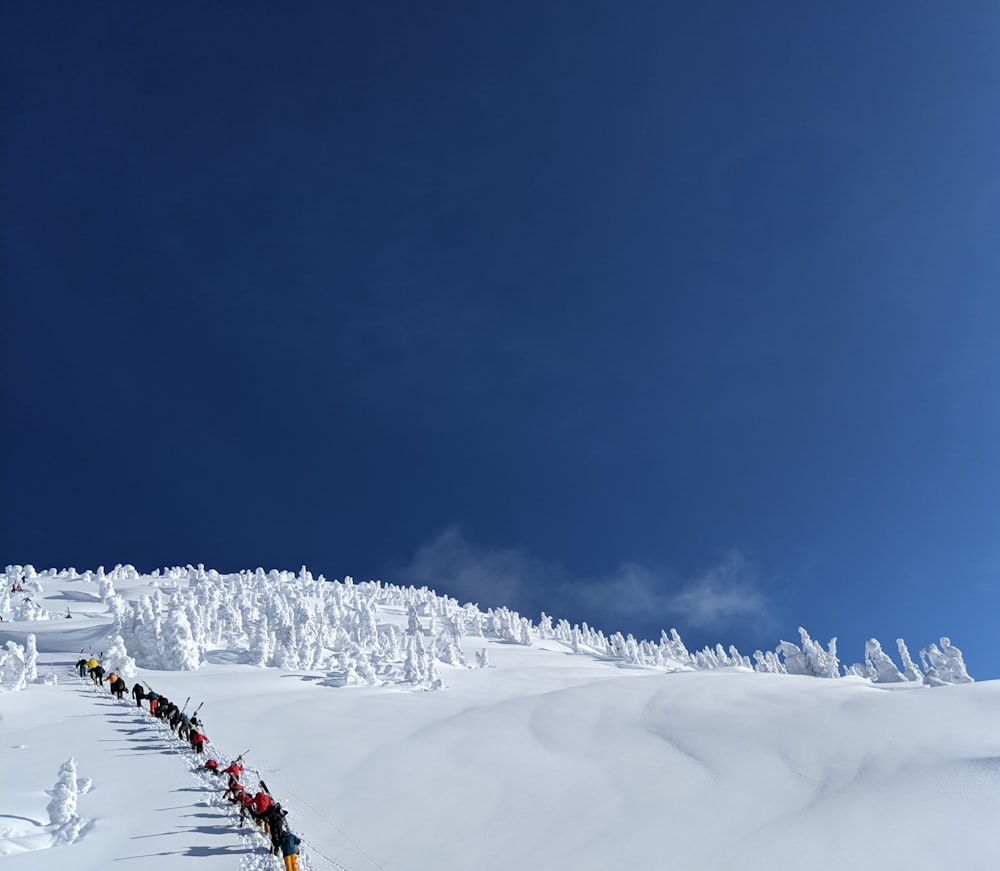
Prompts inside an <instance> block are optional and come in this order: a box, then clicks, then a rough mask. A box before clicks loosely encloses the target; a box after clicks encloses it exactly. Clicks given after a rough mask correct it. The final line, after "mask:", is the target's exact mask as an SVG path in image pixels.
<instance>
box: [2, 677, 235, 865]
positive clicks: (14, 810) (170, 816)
mask: <svg viewBox="0 0 1000 871" xmlns="http://www.w3.org/2000/svg"><path fill="white" fill-rule="evenodd" d="M59 676H60V679H61V683H60V684H59V685H57V686H34V687H32V688H31V692H24V693H13V694H5V695H4V697H3V703H4V720H3V738H4V742H5V744H7V745H8V746H11V745H12V746H13V748H15V749H8V750H6V752H5V753H4V789H3V795H2V797H0V817H12V818H13V817H20V818H22V819H26V820H28V821H34V822H35V823H36V824H37V825H42V824H43V823H44V821H45V820H46V812H45V805H46V803H47V801H48V797H47V795H46V793H45V791H44V790H47V789H49V788H50V787H51V786H52V784H53V782H54V781H55V775H56V772H57V771H58V769H59V766H60V765H61V764H62V763H63V762H64V761H66V759H67V758H68V757H70V756H73V757H74V758H75V759H76V764H77V771H78V774H79V776H80V777H87V778H90V779H92V781H93V786H92V789H91V790H90V791H89V792H88V793H87V794H85V795H81V796H80V798H79V803H78V808H77V813H78V814H79V815H80V817H81V818H82V819H83V821H84V829H83V833H82V836H81V837H80V839H79V840H78V841H76V842H75V843H73V844H70V845H66V846H59V847H57V848H55V849H44V850H33V851H31V852H30V854H29V853H20V854H17V855H11V856H8V857H7V859H6V861H7V863H8V864H7V867H9V868H11V869H12V871H16V869H18V868H22V867H23V868H25V869H28V868H30V869H31V871H63V869H65V867H66V864H67V863H72V865H73V867H76V868H98V867H103V866H104V865H105V864H106V860H107V854H106V852H105V851H106V847H107V845H106V841H104V839H102V838H99V837H93V838H91V837H89V835H90V833H92V832H94V833H96V832H97V830H100V829H104V828H108V829H113V830H115V836H116V839H117V840H119V842H120V843H121V844H122V855H120V856H119V858H120V859H121V860H122V861H126V860H130V859H134V860H137V861H139V862H141V864H142V867H143V869H144V871H146V869H153V871H155V869H157V868H164V869H166V868H176V857H177V856H185V857H188V856H190V857H219V859H220V864H217V865H216V867H226V866H227V863H226V862H225V861H222V857H228V856H232V857H234V858H233V859H232V860H231V864H229V867H232V868H234V869H235V868H236V867H237V863H236V857H238V856H242V855H244V854H245V853H246V852H247V849H248V848H247V845H246V844H245V843H244V842H242V841H241V839H240V838H239V836H238V834H237V833H236V832H234V831H232V829H231V826H230V825H229V822H228V820H227V819H226V818H225V817H224V816H223V815H221V814H220V813H219V812H218V811H216V810H214V809H211V795H210V793H209V791H208V790H207V788H206V787H204V786H197V787H192V785H191V780H190V778H189V777H185V776H184V775H183V774H182V770H181V768H180V766H178V765H177V764H176V760H175V759H174V758H173V757H175V756H178V755H181V750H180V749H179V748H178V747H176V746H173V743H174V742H171V741H169V740H167V738H166V737H165V736H163V735H160V734H159V733H158V731H157V730H156V729H153V728H151V722H150V718H149V715H148V714H145V713H143V712H142V711H141V710H140V709H138V708H136V707H135V705H134V704H132V706H131V710H130V709H129V706H128V705H126V704H125V703H124V702H121V703H120V702H117V701H116V700H115V699H114V698H113V697H112V696H111V694H110V692H108V690H107V688H106V687H105V688H103V689H102V688H101V687H98V686H95V685H93V684H91V683H90V681H89V679H81V678H80V677H79V676H78V675H77V673H76V671H75V669H73V668H72V667H70V668H67V669H66V671H65V673H61V674H60V675H59ZM40 695H52V696H57V697H58V698H57V700H55V706H56V707H57V708H58V710H59V711H61V713H62V716H61V717H60V718H59V719H58V720H57V721H55V722H53V721H52V719H51V718H47V719H46V718H44V714H42V715H39V712H40V711H41V712H48V713H51V711H52V709H53V705H52V704H41V705H39V704H38V701H39V700H40V699H39V697H40ZM95 721H98V722H95ZM68 723H69V724H73V725H71V726H70V728H69V729H67V724H68ZM123 765H124V766H127V771H123V768H122V766H123ZM178 836H181V841H180V842H178ZM102 841H104V842H103V843H102ZM67 849H69V850H71V852H66V850H67ZM26 857H27V858H26ZM123 867H126V868H127V867H128V866H127V865H126V866H123Z"/></svg>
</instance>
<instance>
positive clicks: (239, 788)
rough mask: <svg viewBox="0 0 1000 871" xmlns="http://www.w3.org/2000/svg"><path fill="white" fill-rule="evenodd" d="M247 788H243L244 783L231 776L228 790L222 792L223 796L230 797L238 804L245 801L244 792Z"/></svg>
mask: <svg viewBox="0 0 1000 871" xmlns="http://www.w3.org/2000/svg"><path fill="white" fill-rule="evenodd" d="M245 791H246V790H244V789H243V784H242V783H240V782H239V781H238V780H237V779H236V778H235V777H232V776H230V778H229V786H227V787H226V791H225V792H224V793H222V797H223V798H228V799H229V800H230V801H231V802H232V803H233V804H238V803H240V802H242V801H243V793H244V792H245Z"/></svg>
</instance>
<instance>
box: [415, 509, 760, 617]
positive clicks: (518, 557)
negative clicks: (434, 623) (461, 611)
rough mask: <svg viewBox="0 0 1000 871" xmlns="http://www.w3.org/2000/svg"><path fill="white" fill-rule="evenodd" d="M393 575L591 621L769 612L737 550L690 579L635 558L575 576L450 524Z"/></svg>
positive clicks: (462, 596)
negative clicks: (603, 571) (479, 541)
mask: <svg viewBox="0 0 1000 871" xmlns="http://www.w3.org/2000/svg"><path fill="white" fill-rule="evenodd" d="M399 578H400V580H402V581H404V582H405V583H412V584H416V585H417V586H424V585H426V586H428V587H431V588H432V589H436V590H438V591H439V592H445V591H446V592H447V593H448V594H449V595H452V596H454V597H456V598H458V599H459V600H461V601H463V602H465V601H470V602H476V603H478V604H479V605H481V606H482V607H491V606H496V605H509V606H510V607H513V608H517V609H519V610H522V611H523V610H527V609H538V610H541V609H542V608H545V609H546V610H551V611H553V612H555V613H553V616H555V617H559V616H562V615H561V614H560V613H558V612H559V611H560V610H562V609H565V612H567V613H581V612H582V613H590V614H593V617H592V620H593V621H594V622H595V623H598V622H600V623H607V622H609V621H610V622H615V621H619V620H620V621H623V622H625V621H629V620H634V619H644V620H648V621H654V622H659V623H660V624H662V626H663V627H664V628H666V627H668V626H677V627H678V628H691V629H704V630H720V629H724V628H726V627H729V626H732V625H734V624H735V623H738V622H749V621H753V622H755V623H758V624H759V623H765V622H767V619H768V614H767V612H768V607H767V600H766V597H765V595H764V594H763V592H762V591H761V589H760V587H759V584H758V580H757V575H756V573H755V571H754V570H753V568H752V567H751V566H750V565H749V564H748V562H747V560H746V559H745V558H744V557H743V555H742V554H741V553H740V552H739V551H731V552H730V553H728V554H726V556H725V558H724V559H723V560H722V561H721V562H720V563H719V564H718V565H715V566H712V567H711V568H709V569H707V570H706V571H704V572H702V573H700V574H699V575H697V576H696V577H693V578H689V579H685V578H681V577H679V576H677V575H676V574H675V573H673V572H671V571H669V570H667V569H662V568H656V567H651V566H645V565H641V564H639V563H634V562H629V563H625V564H623V565H622V566H620V567H619V568H618V569H617V570H616V571H614V572H613V573H611V574H610V575H608V576H606V577H598V578H581V577H573V576H571V575H570V574H569V573H568V572H567V571H566V570H565V568H564V567H563V566H561V565H560V564H559V563H555V562H550V561H546V560H543V559H539V558H537V557H535V556H532V555H531V554H529V553H528V552H527V551H526V550H524V549H523V548H485V547H481V546H479V545H476V544H474V543H472V542H470V541H468V540H467V539H466V538H465V536H464V535H463V534H462V532H461V530H460V529H459V528H458V527H450V528H449V529H446V530H444V531H443V532H442V533H441V534H440V535H438V536H437V537H436V538H435V539H434V540H433V541H431V542H429V543H428V544H426V545H424V546H423V547H421V548H420V549H419V550H418V551H417V553H416V554H415V555H414V557H413V559H412V560H411V562H410V563H409V564H408V565H407V566H405V567H403V568H402V569H401V570H400V571H399ZM553 603H556V604H553Z"/></svg>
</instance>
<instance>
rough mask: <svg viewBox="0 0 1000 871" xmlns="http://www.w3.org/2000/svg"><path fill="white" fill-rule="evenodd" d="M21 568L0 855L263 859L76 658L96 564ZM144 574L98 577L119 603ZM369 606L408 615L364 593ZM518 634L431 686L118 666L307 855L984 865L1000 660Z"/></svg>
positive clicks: (91, 623)
mask: <svg viewBox="0 0 1000 871" xmlns="http://www.w3.org/2000/svg"><path fill="white" fill-rule="evenodd" d="M41 580H42V582H43V587H44V592H43V593H40V594H36V595H35V596H33V598H34V599H35V600H36V602H35V604H36V605H38V606H39V607H40V608H42V609H44V610H46V611H48V612H49V614H50V615H54V616H55V617H57V618H58V617H59V615H60V614H61V613H63V612H65V610H66V608H67V606H68V607H69V608H70V610H71V613H72V615H73V619H70V620H66V619H49V620H32V621H16V622H6V621H5V622H4V623H3V624H0V642H5V641H7V640H15V641H19V642H20V643H22V644H23V643H24V642H25V640H26V638H27V635H28V634H29V633H31V634H34V635H35V637H36V639H37V646H38V650H39V657H38V670H39V672H40V674H42V675H43V676H44V675H45V674H46V673H54V674H56V675H57V676H58V684H57V685H46V684H42V683H31V684H29V685H28V686H27V688H26V689H25V690H23V691H21V692H6V693H3V694H0V714H2V717H3V719H2V721H0V752H2V755H0V759H2V780H0V859H2V860H3V861H4V863H5V865H6V867H8V868H10V869H12V871H16V869H19V868H25V869H31V871H49V869H56V868H60V869H61V868H62V867H65V865H66V864H67V863H71V865H72V867H73V868H75V869H81V871H87V869H97V868H122V869H124V871H127V869H128V868H129V867H136V868H139V867H142V868H143V869H144V871H161V869H168V868H169V869H174V868H179V867H180V868H183V867H192V868H202V869H205V871H209V869H212V868H217V869H224V868H230V869H245V871H256V869H263V868H278V867H280V866H279V861H280V860H278V859H275V858H273V857H271V856H270V855H269V854H268V853H267V851H266V849H265V841H264V838H263V837H262V836H261V835H260V834H258V833H257V832H256V831H254V830H252V829H251V828H250V827H249V826H248V827H246V828H244V829H242V830H240V829H239V828H238V827H237V825H236V821H235V819H234V817H233V815H232V813H231V811H230V806H229V805H228V803H224V802H221V801H220V795H221V792H222V785H221V784H219V782H218V781H216V780H213V779H212V778H211V777H210V776H208V775H201V774H200V773H199V772H198V764H199V763H198V761H197V760H196V757H195V756H194V754H193V753H192V752H191V751H190V750H189V749H187V748H186V747H184V746H182V745H181V743H180V742H179V741H178V740H177V739H176V738H174V737H173V736H172V735H171V733H170V731H169V730H168V729H167V727H166V726H165V725H164V724H162V723H160V722H159V721H154V720H153V719H152V718H151V717H150V716H149V714H148V712H147V711H146V709H138V708H136V706H135V704H134V703H133V702H131V701H126V702H122V703H119V702H117V701H115V700H114V699H113V698H112V697H111V696H110V694H109V693H108V691H107V689H104V690H100V689H98V688H96V687H94V686H92V685H91V684H90V683H89V682H88V681H85V680H81V679H80V678H79V677H78V676H77V675H76V673H75V671H74V669H73V663H74V662H75V661H76V660H77V659H78V658H79V652H80V650H81V648H83V649H85V650H87V651H89V650H90V649H91V648H93V650H94V651H95V652H100V651H101V650H106V649H107V648H108V647H109V646H110V641H109V640H108V634H109V631H110V630H112V629H113V628H114V627H113V626H112V616H111V615H110V614H109V611H110V610H111V608H110V607H109V601H108V597H107V596H106V595H104V596H102V594H101V592H100V591H99V587H98V582H97V581H96V580H89V579H88V580H83V579H80V578H48V577H46V578H42V579H41ZM162 584H163V581H162V580H159V579H157V580H154V579H149V578H135V579H133V580H132V581H130V582H128V583H122V582H118V583H117V587H118V591H117V592H118V594H119V595H120V596H122V597H123V598H124V599H126V600H128V601H129V602H137V601H138V599H139V596H140V594H142V593H143V592H145V593H147V594H148V593H150V592H151V590H153V589H154V588H155V587H156V586H158V585H161V586H162ZM170 584H171V585H173V586H179V585H183V583H182V582H180V581H177V580H176V579H173V580H171V581H170ZM105 592H107V591H105ZM36 616H37V615H36ZM376 619H377V621H378V623H379V625H380V626H382V625H383V624H393V625H397V624H398V625H400V626H405V624H406V620H407V617H406V614H405V612H402V611H400V610H399V609H393V608H390V607H384V608H380V609H379V610H378V613H377V614H376ZM531 642H532V643H531V646H527V645H524V644H519V643H515V642H514V641H512V640H509V639H508V640H505V641H498V640H490V639H484V638H481V637H468V636H467V637H464V638H462V639H461V642H460V643H461V646H462V648H463V650H464V653H465V655H466V657H467V659H468V660H469V661H470V662H473V661H474V658H475V654H476V653H477V652H478V651H480V650H481V649H483V648H485V649H486V650H487V653H488V663H489V666H488V667H487V668H475V667H464V666H448V665H441V666H440V670H439V674H440V680H441V681H442V684H443V687H442V689H440V691H425V690H423V689H414V688H413V687H412V686H407V685H406V684H404V683H399V682H392V681H385V682H384V683H383V685H380V686H369V685H363V684H362V685H338V684H341V683H343V682H344V681H343V679H342V678H343V673H341V672H338V671H337V670H336V669H332V668H331V667H329V664H327V667H324V668H320V669H303V668H261V667H258V666H255V665H251V664H248V663H247V662H246V661H245V660H247V659H248V657H249V652H248V648H247V649H244V648H240V646H239V645H238V644H235V643H234V642H232V640H230V641H229V642H227V643H226V644H224V645H222V646H218V647H215V648H213V649H211V650H208V651H207V652H206V653H205V654H204V660H205V661H204V662H203V663H202V664H201V666H200V668H198V669H197V670H193V671H176V670H156V669H140V670H139V675H138V676H139V678H141V679H143V680H145V681H147V682H148V683H149V684H150V685H151V686H153V687H154V688H155V689H156V691H157V692H159V693H161V694H165V695H167V696H169V697H170V698H172V699H174V700H175V701H178V702H182V701H183V700H184V699H186V698H187V697H190V698H191V702H190V704H189V710H190V709H191V708H193V707H195V706H196V705H198V704H200V703H204V705H203V707H202V710H201V715H202V716H203V720H204V724H205V731H206V733H207V735H208V737H209V739H210V744H209V751H210V753H209V755H212V756H215V757H216V758H222V759H228V758H230V757H231V756H234V755H236V754H237V753H239V752H241V751H243V750H246V749H247V748H249V753H248V754H247V762H248V764H251V765H253V766H255V767H256V769H257V770H258V772H259V775H260V776H262V777H263V778H264V779H265V780H266V782H267V784H268V786H269V787H270V788H271V791H272V792H273V793H274V794H275V795H276V796H277V797H278V798H279V799H280V800H282V802H283V804H284V805H285V806H286V807H287V808H288V809H289V811H290V814H289V818H288V819H289V823H290V825H291V828H292V829H293V830H294V831H295V832H296V833H297V834H299V835H300V836H301V837H302V838H303V840H304V844H303V847H304V851H303V857H302V862H301V865H302V867H304V868H311V869H316V871H321V869H327V868H341V869H349V871H372V869H383V871H404V869H407V871H412V869H425V871H471V869H476V871H500V869H504V871H509V869H533V871H534V869H537V871H549V869H552V871H555V869H563V868H567V869H568V868H572V869H574V871H598V869H600V871H607V869H609V868H615V869H621V868H635V869H665V868H673V869H685V871H700V869H713V871H714V869H719V871H721V869H733V871H737V869H738V871H743V869H768V871H782V869H792V868H797V867H801V866H804V867H808V868H810V869H812V871H824V869H830V871H833V869H837V871H841V869H852V871H858V869H872V871H875V869H878V871H886V869H908V871H911V869H932V868H933V869H939V868H941V867H943V866H944V867H949V868H954V869H984V871H985V869H994V868H996V867H997V865H998V863H1000V827H997V826H996V825H995V820H996V819H997V818H998V816H1000V798H998V790H1000V682H995V681H990V682H981V683H969V684H961V685H954V686H943V687H933V688H931V687H926V686H923V685H921V684H920V683H919V682H904V683H896V684H891V685H889V686H888V687H884V686H880V685H876V684H873V683H872V682H871V681H868V680H865V679H863V678H860V677H845V678H841V679H837V680H825V679H818V678H811V677H802V676H795V675H782V674H761V673H755V672H752V671H749V670H747V669H745V668H732V667H730V668H720V669H713V670H707V671H705V670H673V667H672V666H671V665H670V664H669V663H666V664H664V665H662V666H659V667H653V666H637V665H635V664H634V663H630V662H627V661H625V660H624V659H622V658H614V657H608V656H603V655H597V654H586V653H585V654H580V653H573V652H572V651H571V650H570V649H569V647H568V646H567V644H565V643H564V642H562V641H558V640H555V639H553V638H539V637H537V636H534V637H533V638H532V639H531ZM247 644H248V647H249V641H248V642H247ZM133 682H134V679H133V680H130V681H129V685H130V686H131V684H132V683H133ZM70 757H73V758H74V759H75V762H76V767H77V773H78V776H79V777H80V778H89V779H90V780H91V781H92V785H91V787H90V788H89V789H88V790H86V791H85V792H82V793H81V794H80V795H79V796H78V799H77V808H76V814H77V815H78V817H79V831H78V833H77V836H76V839H75V840H73V841H72V843H61V842H60V841H59V838H58V835H57V834H55V833H54V832H53V827H52V826H50V825H49V815H48V812H47V806H48V805H49V802H50V796H49V795H48V794H47V793H46V790H52V789H53V787H54V786H55V784H56V780H57V776H58V772H59V768H60V766H61V765H62V764H63V763H65V762H66V760H67V759H69V758H70ZM244 779H245V780H246V781H249V782H251V783H254V784H256V781H257V776H256V775H254V774H248V775H247V776H245V778H244ZM82 785H84V786H85V785H86V784H82ZM187 860H198V864H197V865H196V864H194V862H193V861H187Z"/></svg>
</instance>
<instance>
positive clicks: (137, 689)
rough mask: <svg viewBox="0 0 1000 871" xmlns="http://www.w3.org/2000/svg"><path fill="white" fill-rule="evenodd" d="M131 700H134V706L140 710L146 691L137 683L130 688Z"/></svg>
mask: <svg viewBox="0 0 1000 871" xmlns="http://www.w3.org/2000/svg"><path fill="white" fill-rule="evenodd" d="M132 698H133V699H135V706H136V707H137V708H141V707H142V700H143V699H144V698H146V691H145V690H144V689H143V688H142V684H141V683H137V684H136V685H135V686H134V687H132Z"/></svg>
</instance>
